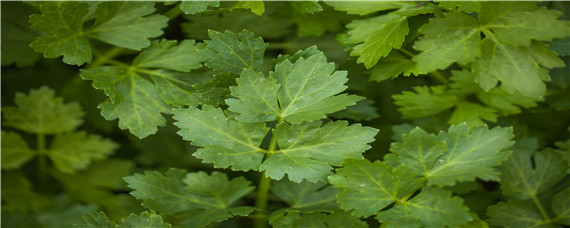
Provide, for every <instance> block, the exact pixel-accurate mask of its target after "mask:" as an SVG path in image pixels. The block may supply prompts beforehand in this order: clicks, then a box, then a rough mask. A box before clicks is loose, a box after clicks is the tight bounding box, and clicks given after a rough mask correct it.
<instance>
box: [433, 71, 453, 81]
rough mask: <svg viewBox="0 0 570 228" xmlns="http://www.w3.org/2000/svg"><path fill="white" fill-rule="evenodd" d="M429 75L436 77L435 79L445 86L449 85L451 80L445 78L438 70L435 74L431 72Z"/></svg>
mask: <svg viewBox="0 0 570 228" xmlns="http://www.w3.org/2000/svg"><path fill="white" fill-rule="evenodd" d="M429 74H431V75H432V76H434V77H435V79H437V80H438V81H440V82H441V83H443V84H447V83H449V79H447V78H446V77H445V76H443V74H442V73H440V72H439V71H437V70H436V71H433V72H430V73H429Z"/></svg>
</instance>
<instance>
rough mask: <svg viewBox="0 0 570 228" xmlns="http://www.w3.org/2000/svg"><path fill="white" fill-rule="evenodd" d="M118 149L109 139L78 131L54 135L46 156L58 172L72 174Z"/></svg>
mask: <svg viewBox="0 0 570 228" xmlns="http://www.w3.org/2000/svg"><path fill="white" fill-rule="evenodd" d="M118 147H119V145H118V144H117V143H115V142H113V141H111V140H110V139H104V138H102V137H101V136H99V135H89V134H87V133H85V132H82V131H80V132H74V133H66V134H59V135H56V136H55V137H54V139H53V141H52V143H51V145H50V148H49V150H48V151H46V155H47V156H48V157H49V158H50V159H51V161H52V162H53V163H54V165H55V167H56V168H57V169H58V170H59V171H61V172H63V173H73V172H75V170H78V169H85V168H87V166H89V164H90V163H91V162H92V161H97V160H103V159H105V158H106V157H107V156H109V155H111V154H112V153H113V152H114V151H115V150H116V149H118Z"/></svg>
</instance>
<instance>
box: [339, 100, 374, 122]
mask: <svg viewBox="0 0 570 228" xmlns="http://www.w3.org/2000/svg"><path fill="white" fill-rule="evenodd" d="M329 116H330V117H332V118H335V119H351V120H356V121H363V120H366V121H370V120H372V119H375V118H378V117H380V115H379V114H378V112H377V111H376V107H375V106H374V101H373V100H370V99H366V100H360V101H357V102H356V104H355V105H352V106H348V107H347V108H346V109H345V110H341V111H338V112H335V113H333V114H330V115H329Z"/></svg>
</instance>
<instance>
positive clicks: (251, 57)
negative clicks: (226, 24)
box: [198, 30, 267, 74]
mask: <svg viewBox="0 0 570 228" xmlns="http://www.w3.org/2000/svg"><path fill="white" fill-rule="evenodd" d="M208 36H209V37H210V40H205V41H204V43H206V49H200V50H198V53H199V54H200V57H201V58H202V59H203V60H205V61H206V63H205V64H206V66H208V67H210V68H212V69H214V70H215V71H218V72H225V73H233V74H240V73H241V71H242V70H243V69H252V70H255V71H257V70H259V69H260V68H261V66H262V64H263V54H264V53H265V48H267V44H266V43H263V39H262V38H261V37H257V38H255V36H254V34H253V33H251V32H249V31H247V30H242V31H241V32H240V33H239V34H238V35H237V36H236V35H235V34H234V33H233V32H231V31H228V30H226V31H225V32H224V33H221V32H218V31H214V30H209V31H208Z"/></svg>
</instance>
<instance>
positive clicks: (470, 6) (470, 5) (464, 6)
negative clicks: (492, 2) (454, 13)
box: [437, 1, 481, 13]
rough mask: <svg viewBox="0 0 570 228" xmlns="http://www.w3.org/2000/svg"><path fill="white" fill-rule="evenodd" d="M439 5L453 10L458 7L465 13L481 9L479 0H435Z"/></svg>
mask: <svg viewBox="0 0 570 228" xmlns="http://www.w3.org/2000/svg"><path fill="white" fill-rule="evenodd" d="M437 2H438V4H439V5H440V6H443V7H445V8H447V9H450V10H453V9H456V8H457V9H458V10H460V11H463V12H466V13H473V12H479V11H481V2H468V1H437Z"/></svg>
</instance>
